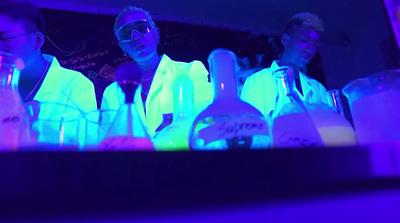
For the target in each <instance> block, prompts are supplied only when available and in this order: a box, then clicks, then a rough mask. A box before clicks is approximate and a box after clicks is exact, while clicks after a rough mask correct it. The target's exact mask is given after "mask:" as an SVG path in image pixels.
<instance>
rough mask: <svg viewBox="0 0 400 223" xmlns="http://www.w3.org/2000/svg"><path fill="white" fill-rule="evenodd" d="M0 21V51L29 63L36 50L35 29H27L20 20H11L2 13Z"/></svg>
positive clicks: (26, 63)
mask: <svg viewBox="0 0 400 223" xmlns="http://www.w3.org/2000/svg"><path fill="white" fill-rule="evenodd" d="M0 21H1V22H0V51H3V52H8V53H11V54H13V55H15V56H18V57H20V58H21V59H22V60H23V61H24V63H25V65H29V64H30V63H31V60H32V56H33V55H34V53H35V51H36V48H35V40H34V34H35V33H36V30H35V29H33V28H32V29H29V30H28V29H27V28H26V27H27V26H25V25H24V23H23V22H22V21H13V20H11V19H10V18H9V17H6V16H4V15H0Z"/></svg>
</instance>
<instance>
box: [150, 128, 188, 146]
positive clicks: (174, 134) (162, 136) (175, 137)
mask: <svg viewBox="0 0 400 223" xmlns="http://www.w3.org/2000/svg"><path fill="white" fill-rule="evenodd" d="M190 125H191V122H185V121H183V122H179V121H174V122H172V124H171V125H169V126H167V127H165V128H164V129H163V130H162V131H161V132H160V133H159V134H158V135H157V136H156V138H155V139H154V146H155V147H156V150H160V151H174V150H189V142H188V135H189V129H190Z"/></svg>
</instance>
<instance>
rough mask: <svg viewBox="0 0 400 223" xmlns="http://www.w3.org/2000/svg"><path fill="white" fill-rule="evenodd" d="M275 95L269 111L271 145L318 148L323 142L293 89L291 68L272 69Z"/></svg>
mask: <svg viewBox="0 0 400 223" xmlns="http://www.w3.org/2000/svg"><path fill="white" fill-rule="evenodd" d="M273 75H274V78H275V83H276V90H277V96H276V100H275V107H274V110H273V111H272V119H271V122H272V146H273V147H321V146H324V143H323V141H322V139H321V136H320V134H319V133H318V130H317V128H316V126H315V124H314V122H313V120H312V118H311V117H310V115H309V113H308V112H307V109H306V108H305V106H304V104H303V102H302V101H301V99H300V98H299V96H298V95H297V93H295V90H294V86H295V84H294V74H293V69H292V68H291V67H287V66H283V67H280V68H279V69H277V70H276V71H274V72H273Z"/></svg>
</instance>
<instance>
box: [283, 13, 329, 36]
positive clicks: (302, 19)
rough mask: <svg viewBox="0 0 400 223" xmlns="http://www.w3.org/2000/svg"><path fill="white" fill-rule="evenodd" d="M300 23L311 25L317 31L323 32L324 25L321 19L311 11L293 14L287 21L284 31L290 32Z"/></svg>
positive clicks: (296, 28)
mask: <svg viewBox="0 0 400 223" xmlns="http://www.w3.org/2000/svg"><path fill="white" fill-rule="evenodd" d="M302 25H304V26H308V27H311V28H313V29H315V30H317V31H318V32H321V33H322V32H324V31H325V27H324V23H323V21H322V19H320V18H319V17H318V16H317V15H316V14H314V13H311V12H300V13H297V14H295V15H294V16H293V17H292V18H291V19H290V20H289V22H288V24H287V26H286V30H285V33H287V34H291V33H293V32H294V31H296V30H298V29H299V28H300V27H301V26H302Z"/></svg>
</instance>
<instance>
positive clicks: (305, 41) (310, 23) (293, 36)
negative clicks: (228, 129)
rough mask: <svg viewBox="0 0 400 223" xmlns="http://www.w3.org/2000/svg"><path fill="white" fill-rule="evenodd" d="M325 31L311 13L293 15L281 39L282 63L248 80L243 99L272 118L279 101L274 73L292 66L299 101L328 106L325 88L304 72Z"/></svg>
mask: <svg viewBox="0 0 400 223" xmlns="http://www.w3.org/2000/svg"><path fill="white" fill-rule="evenodd" d="M323 31H324V25H323V22H322V20H321V19H320V18H319V17H318V16H317V15H315V14H312V13H308V12H301V13H298V14H296V15H294V16H293V17H292V18H291V19H290V21H289V23H288V24H287V26H286V30H285V32H284V33H283V35H282V37H281V43H282V45H283V47H284V49H283V53H282V57H281V59H280V60H275V61H273V62H272V64H271V66H270V67H269V68H266V69H263V70H261V71H258V72H256V73H254V74H253V75H251V76H250V77H248V78H247V79H246V81H245V83H244V86H243V89H242V92H241V98H242V99H243V100H245V101H247V102H249V103H250V104H252V105H253V106H255V107H256V108H257V109H258V110H260V111H261V112H262V113H263V114H264V115H270V113H271V111H272V110H273V109H274V103H275V98H276V89H275V79H274V77H273V75H272V74H273V71H275V70H277V69H278V68H279V67H281V66H290V67H292V68H293V70H294V75H295V80H296V88H297V89H296V91H297V93H298V95H299V97H300V98H301V99H302V100H303V101H306V102H310V103H326V104H327V103H328V102H327V97H326V95H327V91H326V89H325V87H324V86H323V85H322V84H321V83H319V82H318V81H317V80H314V79H312V78H310V77H308V76H307V75H306V74H304V73H303V72H302V71H301V69H302V68H304V67H305V65H307V64H308V63H309V62H310V61H311V59H312V58H313V57H314V55H315V54H316V52H317V50H318V48H319V44H320V40H321V34H322V32H323Z"/></svg>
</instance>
